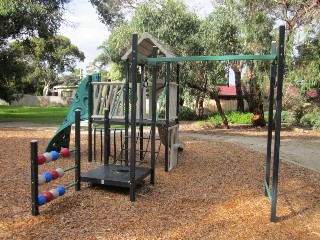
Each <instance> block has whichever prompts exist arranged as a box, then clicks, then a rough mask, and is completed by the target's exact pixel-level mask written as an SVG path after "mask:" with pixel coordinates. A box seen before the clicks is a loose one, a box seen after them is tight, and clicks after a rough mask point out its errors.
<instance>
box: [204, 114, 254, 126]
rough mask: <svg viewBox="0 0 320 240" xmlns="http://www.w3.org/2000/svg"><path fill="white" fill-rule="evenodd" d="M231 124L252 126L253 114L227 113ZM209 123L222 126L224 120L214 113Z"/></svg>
mask: <svg viewBox="0 0 320 240" xmlns="http://www.w3.org/2000/svg"><path fill="white" fill-rule="evenodd" d="M225 114H226V117H227V119H228V122H229V123H236V124H251V117H252V113H242V112H237V111H227V112H225ZM208 121H209V122H210V123H211V124H213V125H219V124H222V118H221V116H220V114H219V113H214V114H213V115H211V116H210V117H209V119H208Z"/></svg>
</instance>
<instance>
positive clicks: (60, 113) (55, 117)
mask: <svg viewBox="0 0 320 240" xmlns="http://www.w3.org/2000/svg"><path fill="white" fill-rule="evenodd" d="M68 111H69V108H68V107H20V106H0V122H28V123H42V124H52V125H56V124H61V123H62V121H63V120H64V119H65V117H66V116H67V114H68Z"/></svg>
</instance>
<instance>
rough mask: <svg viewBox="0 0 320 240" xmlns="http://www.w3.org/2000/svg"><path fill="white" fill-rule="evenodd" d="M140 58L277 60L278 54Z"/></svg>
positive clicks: (172, 60) (180, 60)
mask: <svg viewBox="0 0 320 240" xmlns="http://www.w3.org/2000/svg"><path fill="white" fill-rule="evenodd" d="M138 59H139V60H141V61H144V62H148V63H156V62H187V61H236V60H275V59H277V54H268V55H224V56H191V57H163V58H146V57H144V56H142V55H138Z"/></svg>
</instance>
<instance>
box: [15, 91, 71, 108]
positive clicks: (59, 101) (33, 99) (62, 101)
mask: <svg viewBox="0 0 320 240" xmlns="http://www.w3.org/2000/svg"><path fill="white" fill-rule="evenodd" d="M72 101H73V97H60V96H33V95H28V94H25V95H24V96H23V97H22V98H21V99H20V100H19V101H14V102H12V103H11V105H15V106H30V107H49V106H57V107H58V106H59V107H62V106H66V107H69V106H71V103H72Z"/></svg>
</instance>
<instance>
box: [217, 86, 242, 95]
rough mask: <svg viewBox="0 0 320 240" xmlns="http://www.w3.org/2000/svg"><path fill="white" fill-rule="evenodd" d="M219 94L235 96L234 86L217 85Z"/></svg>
mask: <svg viewBox="0 0 320 240" xmlns="http://www.w3.org/2000/svg"><path fill="white" fill-rule="evenodd" d="M217 89H218V95H219V96H237V92H236V86H229V87H228V86H217Z"/></svg>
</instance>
